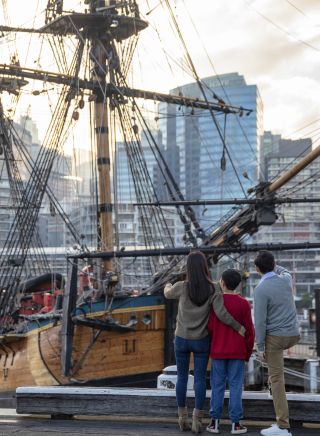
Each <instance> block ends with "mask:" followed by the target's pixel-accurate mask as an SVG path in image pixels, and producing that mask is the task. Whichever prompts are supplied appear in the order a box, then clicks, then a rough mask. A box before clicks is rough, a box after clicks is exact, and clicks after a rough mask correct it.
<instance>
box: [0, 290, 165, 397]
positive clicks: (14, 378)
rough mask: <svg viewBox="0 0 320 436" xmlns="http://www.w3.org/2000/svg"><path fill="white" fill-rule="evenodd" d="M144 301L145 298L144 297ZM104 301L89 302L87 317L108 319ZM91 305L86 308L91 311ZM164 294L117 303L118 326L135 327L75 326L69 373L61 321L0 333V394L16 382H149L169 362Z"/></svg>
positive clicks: (115, 310)
mask: <svg viewBox="0 0 320 436" xmlns="http://www.w3.org/2000/svg"><path fill="white" fill-rule="evenodd" d="M140 300H141V301H140ZM101 307H102V305H101V304H100V305H99V304H96V305H93V304H92V305H91V309H90V310H88V312H86V310H85V309H86V308H84V309H83V312H84V313H85V312H86V314H85V317H87V318H90V319H91V320H95V319H97V320H100V321H101V320H103V319H106V314H107V312H106V311H105V310H101ZM88 308H90V306H87V309H88ZM165 310H166V309H165V304H164V300H163V297H161V296H160V297H155V296H150V297H143V298H142V299H140V298H130V299H125V300H120V301H117V302H116V304H115V307H114V309H113V310H112V318H113V320H114V321H115V322H116V323H117V324H119V325H123V326H126V325H132V323H133V320H134V323H133V324H134V325H132V327H131V331H123V332H122V331H113V330H110V331H104V330H99V329H94V328H91V327H87V326H83V325H76V326H75V327H74V336H73V347H72V356H71V371H70V374H69V375H68V376H66V375H64V374H63V373H62V370H61V367H62V365H61V351H62V349H61V327H62V324H61V322H60V321H59V322H56V323H54V322H52V321H50V322H48V321H47V322H46V323H44V325H39V324H40V322H38V326H37V327H35V326H36V325H37V324H36V323H33V325H30V326H29V329H30V330H29V331H28V332H27V333H26V334H24V335H23V336H18V335H6V336H2V337H1V343H0V344H1V349H0V353H1V357H0V360H1V361H2V363H3V371H2V383H1V385H0V392H10V391H14V390H15V389H16V388H17V387H18V386H35V385H38V386H46V385H70V384H79V383H80V384H92V385H96V386H105V385H115V383H118V385H119V386H120V385H129V384H130V383H131V384H132V383H135V382H138V380H140V381H141V383H146V382H147V383H150V381H151V379H152V377H154V380H155V378H156V375H157V374H159V373H160V372H161V371H162V369H163V367H164V365H165V360H166V356H165V348H166V347H165V340H166V334H165V330H166V317H165Z"/></svg>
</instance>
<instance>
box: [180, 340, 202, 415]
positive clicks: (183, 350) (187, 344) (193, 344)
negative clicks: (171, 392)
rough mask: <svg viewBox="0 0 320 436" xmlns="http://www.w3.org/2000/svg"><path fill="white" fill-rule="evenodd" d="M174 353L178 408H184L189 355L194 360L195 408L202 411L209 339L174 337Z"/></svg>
mask: <svg viewBox="0 0 320 436" xmlns="http://www.w3.org/2000/svg"><path fill="white" fill-rule="evenodd" d="M174 351H175V355H176V363H177V385H176V396H177V403H178V407H185V406H186V396H187V383H188V375H189V363H190V354H191V353H193V360H194V391H195V408H196V409H199V410H202V408H203V404H204V400H205V398H206V373H207V365H208V360H209V351H210V337H209V336H207V337H205V338H203V339H183V338H180V337H179V336H176V338H175V341H174Z"/></svg>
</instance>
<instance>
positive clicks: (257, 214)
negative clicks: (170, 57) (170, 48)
mask: <svg viewBox="0 0 320 436" xmlns="http://www.w3.org/2000/svg"><path fill="white" fill-rule="evenodd" d="M7 3H10V2H5V1H4V2H2V4H3V9H4V12H5V13H4V14H3V15H4V17H5V18H6V20H5V21H6V22H5V23H3V25H1V26H0V30H1V32H2V39H3V40H4V41H5V42H6V44H7V45H8V48H9V53H10V57H9V60H1V61H0V62H1V63H0V92H1V108H0V123H1V127H0V135H1V137H0V139H1V146H0V151H1V157H2V162H3V166H2V168H3V170H2V175H3V177H4V176H5V177H4V178H5V181H6V182H5V181H3V180H1V183H2V185H1V187H2V188H3V189H4V187H5V183H7V185H6V189H7V191H6V192H8V204H7V205H6V206H5V207H4V205H2V206H3V208H6V210H7V211H8V216H9V217H10V219H9V220H8V223H9V224H8V232H7V234H6V235H5V239H4V243H3V246H2V247H1V257H0V264H1V276H0V290H1V292H0V335H1V336H0V361H1V364H2V380H1V381H2V382H1V387H0V390H1V391H3V392H4V391H7V392H11V391H13V390H15V388H16V387H18V386H24V385H27V386H32V385H70V384H91V385H106V386H110V385H130V384H133V383H140V384H143V383H144V384H147V383H148V382H152V381H153V380H155V377H156V375H158V374H159V373H160V372H161V371H162V369H163V368H164V367H165V366H167V365H169V364H171V363H172V362H173V350H172V341H173V335H174V328H175V314H176V305H175V304H174V303H172V302H168V301H166V300H165V299H164V296H163V288H164V285H165V283H166V282H168V281H171V282H174V281H176V280H179V279H182V278H183V277H184V259H185V256H186V255H187V254H188V253H189V252H190V251H191V250H194V249H200V250H202V251H203V252H204V253H205V254H206V255H207V257H208V259H209V261H210V262H211V263H212V264H213V263H217V262H218V261H219V259H220V258H221V257H222V256H224V255H226V254H229V253H240V254H241V253H244V252H250V251H252V252H253V251H256V250H258V249H259V248H268V246H267V245H263V246H262V245H259V244H257V245H250V244H245V238H246V237H247V236H248V235H253V234H254V233H255V232H257V230H258V228H259V227H260V226H262V225H272V224H274V223H275V222H276V220H277V218H278V216H277V213H276V206H277V204H278V203H280V202H281V199H279V198H277V197H276V192H277V191H278V190H279V189H280V188H281V187H282V186H283V185H284V184H285V183H287V181H288V180H290V179H291V178H292V177H293V176H294V175H295V174H297V173H298V172H299V171H301V169H303V168H304V167H306V166H307V165H308V164H309V163H310V162H312V161H313V160H314V159H316V157H318V155H319V153H320V150H319V149H315V150H313V151H312V152H311V153H310V154H308V155H307V156H306V157H304V158H303V159H302V160H301V161H300V162H299V164H298V165H296V166H294V167H293V168H290V169H289V170H288V171H287V172H286V173H285V174H283V175H281V176H279V177H278V178H277V179H276V180H274V181H273V182H272V183H269V182H261V183H259V184H258V185H256V186H255V187H253V188H252V191H251V192H250V193H249V194H248V195H245V196H244V197H243V199H242V200H241V199H240V200H238V203H237V204H238V205H241V207H238V208H237V209H236V210H235V211H234V210H232V213H229V215H228V216H227V217H226V218H225V219H222V220H220V221H219V222H217V223H216V225H215V226H213V227H211V228H209V229H204V228H203V226H202V225H201V224H200V222H199V214H198V213H197V212H196V211H195V210H194V206H195V207H198V206H199V202H197V201H195V202H194V204H192V202H190V201H189V200H190V199H186V198H185V197H184V195H183V194H182V192H181V189H180V187H179V183H178V181H177V180H176V174H175V173H174V171H173V170H172V165H171V163H170V162H168V161H167V160H166V156H165V153H164V152H163V149H162V148H161V144H160V143H159V138H158V137H157V135H156V134H155V132H154V130H153V129H152V128H151V127H150V125H149V123H148V120H147V119H146V117H145V114H144V111H143V107H144V104H145V102H146V101H151V102H155V103H157V104H158V103H159V104H160V105H161V104H168V105H170V107H178V108H182V110H184V111H186V112H188V113H189V115H190V114H192V115H195V116H196V115H197V114H199V113H203V112H204V111H205V112H206V113H207V116H208V119H210V120H211V122H212V123H213V125H214V126H215V128H216V129H217V134H218V136H219V138H220V140H221V147H222V150H223V154H222V158H221V162H220V165H221V169H222V171H223V169H224V167H225V165H226V162H229V160H230V156H229V151H228V146H227V143H226V141H225V137H224V132H223V128H221V124H220V123H219V122H217V117H220V118H221V117H222V118H223V119H227V118H229V117H239V116H240V117H241V116H243V115H248V116H250V115H251V112H252V110H251V108H250V107H248V108H244V107H242V106H236V105H235V106H234V105H232V104H229V103H227V102H226V101H224V100H223V99H222V98H220V97H219V96H217V95H215V94H214V93H213V95H212V97H211V98H208V93H207V92H206V90H205V88H204V84H203V82H202V81H201V80H200V78H199V75H198V73H197V70H196V68H195V65H194V63H193V60H192V58H191V56H190V53H189V52H188V49H187V46H186V44H185V41H184V39H183V36H182V34H181V32H180V29H179V26H178V22H177V20H176V17H175V13H174V8H173V2H171V1H164V2H160V6H161V7H164V8H167V11H168V13H169V16H170V17H171V19H172V26H173V27H174V28H175V29H176V31H177V35H178V38H179V40H180V43H181V47H182V51H183V52H184V55H185V57H186V59H187V60H188V62H189V67H190V69H191V71H192V72H193V75H194V79H195V82H196V83H197V84H198V86H199V89H200V94H201V95H202V98H198V97H194V98H192V97H190V96H189V97H187V96H185V95H183V94H182V93H179V92H178V93H177V94H165V93H160V92H157V91H156V90H154V91H150V90H144V89H140V88H134V87H133V86H130V85H129V77H130V66H131V62H132V59H133V57H134V55H135V50H136V47H137V45H138V40H139V37H140V34H142V33H143V32H144V31H145V29H147V27H148V21H147V16H146V15H142V14H141V12H140V8H139V6H140V5H139V2H138V1H135V0H84V1H79V2H76V6H74V7H73V6H72V8H73V9H72V8H71V9H70V7H69V5H68V1H63V0H48V1H47V2H46V8H45V12H44V14H43V18H44V21H43V24H42V26H39V27H33V26H25V27H14V26H11V24H10V20H9V16H8V15H9V14H8V10H7ZM73 3H74V2H73ZM147 3H148V2H147ZM157 7H159V5H155V7H154V8H157ZM25 34H30V35H31V34H32V35H36V36H37V37H38V38H39V39H40V41H41V44H40V50H39V57H38V58H37V59H36V60H35V61H33V65H30V63H29V64H26V65H24V64H23V60H22V59H24V57H25V56H22V57H21V55H18V53H17V52H16V51H15V49H14V48H13V46H12V43H13V41H14V40H15V38H16V37H17V36H20V35H25ZM31 45H32V44H31ZM10 47H11V52H10ZM29 50H32V47H31V48H30V47H26V48H25V51H26V53H27V52H28V51H29ZM23 54H25V53H23ZM1 56H2V55H1ZM3 56H4V55H3ZM41 56H43V57H45V58H46V60H47V61H48V60H49V61H48V62H47V63H46V64H48V65H50V66H51V67H50V68H49V67H48V68H46V69H43V68H42V61H41ZM35 64H36V65H35ZM42 95H45V96H46V97H47V98H48V100H47V105H46V106H45V104H44V103H39V100H37V98H40V97H41V96H42ZM26 96H28V98H29V100H30V105H33V103H34V104H35V105H37V104H38V113H39V119H41V120H42V118H41V112H42V111H47V110H48V112H49V113H50V116H49V117H48V118H47V124H48V125H47V127H46V133H45V135H44V139H43V142H42V144H41V147H39V149H37V150H36V152H34V153H33V152H32V150H31V149H30V147H28V146H27V145H26V135H25V132H24V131H23V129H21V127H20V128H18V126H17V124H16V123H15V122H14V116H15V111H16V108H17V107H18V104H19V101H20V99H22V98H25V97H26ZM40 101H41V100H40ZM41 122H42V121H41ZM75 127H77V128H78V129H79V132H80V133H78V136H75V137H74V138H76V139H74V138H73V140H74V141H75V142H77V141H78V142H81V143H83V144H82V145H83V146H84V145H85V144H87V147H88V149H89V148H90V152H91V157H92V159H91V165H92V167H91V172H90V175H91V178H90V180H89V182H88V183H89V184H90V191H89V192H90V193H91V203H90V204H89V203H88V204H89V205H88V204H82V203H81V202H80V203H79V205H78V209H79V210H84V209H86V210H87V211H88V213H89V212H90V219H91V221H90V222H93V223H94V224H95V228H96V233H93V236H92V237H91V239H90V240H89V238H86V237H85V235H84V232H82V231H81V229H80V230H79V226H77V225H76V223H75V221H76V220H75V219H73V218H72V214H70V213H68V212H70V210H65V208H64V204H63V203H62V202H61V199H60V198H59V195H57V194H56V191H55V189H54V188H53V186H52V180H53V173H54V172H57V171H58V168H59V165H67V164H66V163H65V162H61V151H62V150H63V148H64V146H65V144H68V143H70V142H72V135H73V133H71V132H72V131H73V129H74V128H75ZM142 132H143V133H142ZM142 135H144V138H145V141H147V143H148V145H149V152H150V156H151V157H152V159H153V161H152V162H153V163H154V164H153V168H155V167H156V170H155V171H157V173H156V174H157V175H158V179H157V180H158V186H155V183H154V180H155V178H154V177H153V176H152V175H150V166H148V164H147V156H146V153H145V150H144V147H142V145H141V141H142ZM120 151H121V153H123V155H125V157H126V160H127V162H128V166H129V168H130V172H131V179H130V180H132V184H133V188H134V192H135V201H134V203H135V204H133V203H131V204H130V207H129V206H128V205H126V206H124V202H123V201H122V202H121V198H119V197H120V194H119V186H121V183H122V181H123V179H121V177H123V174H122V173H121V165H120V164H119V161H118V160H120V159H121V153H120ZM118 179H119V181H117V180H118ZM74 181H75V183H76V182H77V180H76V177H74ZM213 183H214V181H213ZM159 186H161V187H163V189H165V192H166V197H165V198H166V199H167V201H166V202H164V201H162V200H163V198H164V197H161V189H160V190H159V189H158V188H159ZM69 195H71V194H70V193H69ZM211 200H212V204H213V203H214V199H211ZM209 201H210V199H208V202H207V204H209ZM127 203H129V202H128V201H127ZM127 203H126V204H127ZM226 204H228V202H227V203H226ZM229 204H230V205H231V204H233V201H232V200H229ZM44 205H47V206H48V207H49V210H50V214H51V216H59V219H60V221H61V223H62V224H63V226H64V227H63V228H65V229H67V232H68V241H67V243H68V244H69V252H68V253H67V254H66V255H65V259H64V262H65V265H66V267H65V271H66V274H65V275H64V274H62V273H61V272H59V271H57V270H56V269H55V268H54V265H53V263H52V262H51V261H50V257H48V255H47V253H46V250H45V249H44V248H43V243H42V239H43V237H42V238H41V237H40V233H41V209H42V208H43V207H44ZM168 208H169V209H168ZM170 208H171V209H170ZM133 210H134V212H132V211H133ZM168 210H169V212H170V211H171V212H172V210H173V211H174V214H175V217H176V218H177V220H179V222H180V223H181V226H182V229H183V238H182V240H183V243H184V244H181V245H177V242H176V238H175V235H174V226H173V225H172V219H171V220H170V215H168ZM130 213H131V214H132V215H133V214H135V216H136V217H137V219H136V224H135V225H136V227H137V229H138V228H139V232H140V233H139V234H140V235H141V240H140V241H139V244H135V243H134V242H131V236H130V234H129V233H130V232H129V231H128V235H127V242H126V244H125V245H122V243H121V241H120V240H119V232H120V229H119V223H120V221H121V217H123V216H124V215H125V214H130ZM131 233H132V232H131ZM47 236H48V238H49V237H50V230H48V235H47ZM63 243H64V244H66V241H64V242H63ZM288 245H290V244H288ZM304 245H305V246H306V247H307V246H308V247H311V246H312V241H305V244H304ZM314 246H316V244H314ZM283 248H285V247H283ZM289 248H290V247H289ZM141 265H144V266H146V267H147V269H148V271H149V274H148V277H145V278H144V279H143V282H141V281H140V282H139V284H137V285H135V286H133V285H132V284H131V285H124V280H125V278H126V274H127V273H128V272H129V271H132V270H133V271H135V270H136V271H135V273H136V274H137V275H139V270H140V268H141ZM141 283H143V285H142V284H141Z"/></svg>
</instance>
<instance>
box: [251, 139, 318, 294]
mask: <svg viewBox="0 0 320 436" xmlns="http://www.w3.org/2000/svg"><path fill="white" fill-rule="evenodd" d="M311 150H312V141H311V139H310V138H304V139H299V140H290V139H282V138H281V136H280V135H272V133H271V132H265V134H264V137H263V139H262V149H261V157H263V159H264V167H265V173H266V179H265V180H268V181H272V180H273V179H275V178H277V177H278V176H279V175H280V174H282V173H283V172H284V171H286V170H288V169H289V168H290V167H291V166H292V165H293V164H295V163H296V162H298V161H299V160H301V159H302V158H303V157H304V156H305V155H306V154H307V153H309V152H310V151H311ZM319 171H320V162H319V161H318V160H315V161H314V162H312V163H311V164H309V165H308V166H307V167H306V168H305V169H304V170H302V171H301V172H300V173H299V174H298V175H297V176H295V177H294V178H293V179H292V180H290V181H289V182H288V183H287V184H286V185H285V186H284V187H283V188H282V189H281V190H279V191H277V197H281V196H284V197H292V198H299V197H300V198H303V197H306V198H309V199H311V198H317V197H318V196H319V195H318V193H319V190H320V180H319V178H318V174H319ZM277 214H278V217H279V218H278V221H277V222H276V223H275V224H273V226H272V227H261V228H260V229H259V232H258V233H257V234H256V235H255V236H254V239H255V240H256V241H257V242H260V243H262V242H268V243H279V242H283V243H285V242H301V243H302V242H317V241H318V242H319V241H320V224H319V222H320V205H319V203H304V204H302V203H296V204H286V205H281V206H278V207H277ZM275 257H276V259H277V260H278V262H279V263H280V264H281V265H283V266H285V267H287V268H288V269H289V271H291V272H292V273H293V277H294V287H295V290H296V293H297V295H298V296H302V295H304V294H307V293H310V292H312V291H313V289H314V288H317V287H319V285H320V278H319V272H320V268H319V264H320V250H317V249H314V250H306V249H304V250H292V251H284V252H275ZM257 280H258V277H257V276H255V274H253V277H252V280H251V287H252V288H253V286H254V284H255V283H256V281H257Z"/></svg>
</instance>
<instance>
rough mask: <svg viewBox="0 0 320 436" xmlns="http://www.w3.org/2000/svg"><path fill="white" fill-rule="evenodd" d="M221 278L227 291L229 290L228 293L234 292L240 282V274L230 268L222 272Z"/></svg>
mask: <svg viewBox="0 0 320 436" xmlns="http://www.w3.org/2000/svg"><path fill="white" fill-rule="evenodd" d="M221 278H222V280H223V281H224V284H225V285H226V287H227V289H230V291H234V290H235V289H236V287H237V286H238V285H239V283H240V282H241V274H240V273H239V271H238V270H236V269H232V268H230V269H226V270H225V271H223V273H222V274H221Z"/></svg>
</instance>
